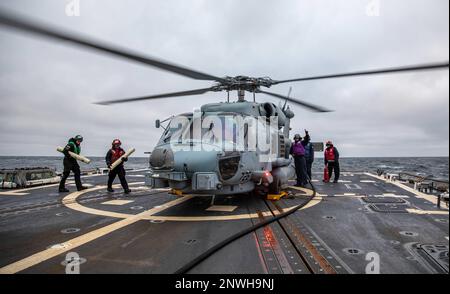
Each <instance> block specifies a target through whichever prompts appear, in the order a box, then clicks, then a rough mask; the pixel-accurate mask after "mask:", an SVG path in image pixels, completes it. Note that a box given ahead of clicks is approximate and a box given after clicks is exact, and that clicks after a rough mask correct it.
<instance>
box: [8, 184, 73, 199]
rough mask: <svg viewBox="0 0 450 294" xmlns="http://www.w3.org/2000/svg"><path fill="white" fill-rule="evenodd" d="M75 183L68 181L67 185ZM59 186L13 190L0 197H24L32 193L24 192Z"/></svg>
mask: <svg viewBox="0 0 450 294" xmlns="http://www.w3.org/2000/svg"><path fill="white" fill-rule="evenodd" d="M73 183H75V182H73V181H68V182H67V185H70V184H73ZM56 186H59V183H58V184H51V185H41V186H37V187H31V188H24V189H17V190H15V189H13V190H11V191H8V192H0V195H5V196H24V195H28V194H30V193H24V192H28V191H32V190H38V189H44V188H49V187H56Z"/></svg>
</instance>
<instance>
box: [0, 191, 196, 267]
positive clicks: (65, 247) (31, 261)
mask: <svg viewBox="0 0 450 294" xmlns="http://www.w3.org/2000/svg"><path fill="white" fill-rule="evenodd" d="M85 191H86V190H84V191H81V192H85ZM191 198H192V196H185V197H183V198H178V199H176V200H174V201H171V202H168V203H166V204H165V205H164V207H161V208H152V209H150V210H147V211H144V212H142V213H139V214H136V215H133V216H130V217H127V218H125V219H123V220H120V221H118V222H115V223H113V224H110V225H108V226H105V227H103V228H100V229H97V230H95V231H92V232H89V233H87V234H84V235H81V236H79V237H76V238H73V239H71V240H68V241H66V242H64V243H62V244H60V245H61V246H58V247H57V248H49V249H46V250H44V251H41V252H38V253H36V254H34V255H31V256H29V257H26V258H24V259H22V260H19V261H16V262H14V263H11V264H9V265H7V266H5V267H2V268H0V274H15V273H18V272H20V271H23V270H25V269H27V268H29V267H32V266H35V265H37V264H39V263H41V262H44V261H46V260H49V259H50V258H53V257H56V256H58V255H60V254H62V253H64V252H67V251H70V250H73V249H74V248H77V247H79V246H81V245H84V244H86V243H89V242H91V241H94V240H95V239H98V238H100V237H103V236H105V235H107V234H109V233H112V232H114V231H116V230H118V229H121V228H123V227H126V226H129V225H131V224H134V223H135V222H138V221H140V220H142V219H144V218H145V217H149V216H151V215H152V214H156V213H159V212H161V211H163V210H165V209H166V208H169V207H172V206H175V205H178V204H180V203H183V202H185V201H187V200H189V199H191Z"/></svg>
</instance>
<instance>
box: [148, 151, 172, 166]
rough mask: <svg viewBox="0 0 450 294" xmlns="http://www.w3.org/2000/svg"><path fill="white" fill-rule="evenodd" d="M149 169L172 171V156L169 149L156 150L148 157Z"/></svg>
mask: <svg viewBox="0 0 450 294" xmlns="http://www.w3.org/2000/svg"><path fill="white" fill-rule="evenodd" d="M150 167H151V168H153V169H173V167H174V155H173V151H172V150H171V149H170V148H156V149H155V150H153V152H152V154H151V156H150Z"/></svg>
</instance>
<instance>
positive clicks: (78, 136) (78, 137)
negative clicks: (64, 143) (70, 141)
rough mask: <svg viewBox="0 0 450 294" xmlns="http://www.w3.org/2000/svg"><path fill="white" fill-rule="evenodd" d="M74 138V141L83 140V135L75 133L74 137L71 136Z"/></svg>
mask: <svg viewBox="0 0 450 294" xmlns="http://www.w3.org/2000/svg"><path fill="white" fill-rule="evenodd" d="M73 138H74V139H75V141H80V142H83V136H81V135H76V136H75V137H73Z"/></svg>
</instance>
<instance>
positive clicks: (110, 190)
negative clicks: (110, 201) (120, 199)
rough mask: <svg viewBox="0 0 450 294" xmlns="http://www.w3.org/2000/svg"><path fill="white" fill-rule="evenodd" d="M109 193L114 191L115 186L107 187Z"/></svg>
mask: <svg viewBox="0 0 450 294" xmlns="http://www.w3.org/2000/svg"><path fill="white" fill-rule="evenodd" d="M106 190H107V191H108V192H109V193H112V192H114V190H113V188H111V187H108V189H106Z"/></svg>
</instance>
